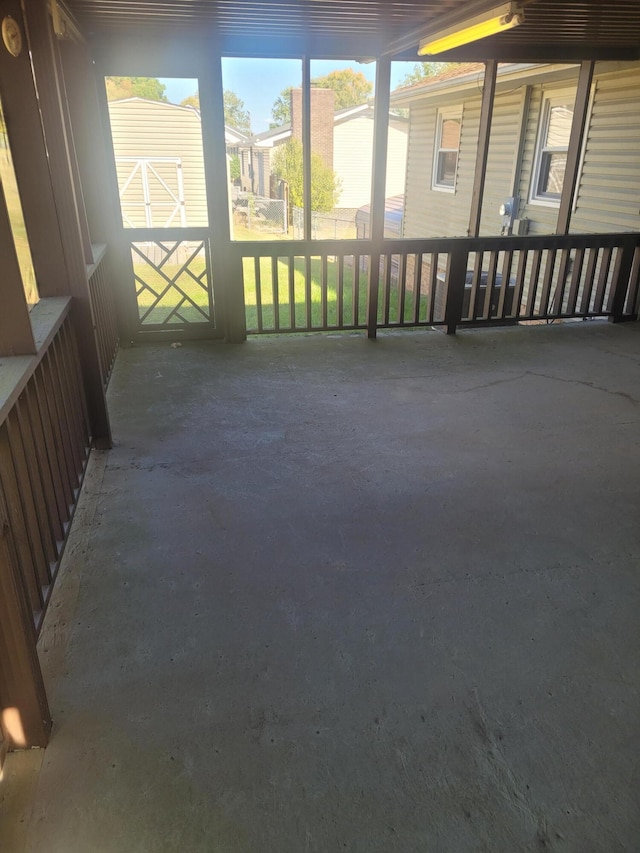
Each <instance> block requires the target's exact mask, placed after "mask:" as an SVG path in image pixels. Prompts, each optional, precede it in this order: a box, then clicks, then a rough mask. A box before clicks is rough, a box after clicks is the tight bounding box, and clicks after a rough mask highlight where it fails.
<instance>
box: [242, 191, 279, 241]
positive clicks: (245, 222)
mask: <svg viewBox="0 0 640 853" xmlns="http://www.w3.org/2000/svg"><path fill="white" fill-rule="evenodd" d="M232 209H233V220H234V223H235V224H236V225H239V226H241V227H242V228H246V229H247V230H249V231H264V232H269V233H272V234H286V233H287V207H286V202H285V201H284V199H281V198H265V197H264V196H259V195H253V193H243V192H241V193H238V194H237V196H235V198H233V201H232Z"/></svg>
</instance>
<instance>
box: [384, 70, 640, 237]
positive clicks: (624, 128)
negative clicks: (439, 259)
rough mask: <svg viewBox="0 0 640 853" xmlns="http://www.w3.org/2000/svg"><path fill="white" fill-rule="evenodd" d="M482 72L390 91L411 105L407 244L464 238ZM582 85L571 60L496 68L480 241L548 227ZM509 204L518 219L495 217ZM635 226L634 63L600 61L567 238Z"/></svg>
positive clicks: (639, 105)
mask: <svg viewBox="0 0 640 853" xmlns="http://www.w3.org/2000/svg"><path fill="white" fill-rule="evenodd" d="M483 73H484V66H483V65H481V64H463V65H460V66H458V67H455V68H453V69H449V70H448V71H446V72H445V73H443V74H441V75H438V76H435V77H431V78H427V79H426V80H424V81H421V82H420V83H417V84H414V85H413V86H410V87H407V88H404V89H400V90H397V91H396V92H394V93H393V94H392V99H391V103H392V106H395V107H397V108H401V107H404V108H407V107H408V108H409V110H410V130H409V146H408V155H407V178H406V190H405V212H404V213H405V215H404V236H405V237H440V236H447V237H450V236H462V235H465V234H466V233H467V228H468V224H469V212H470V206H471V194H472V190H473V180H474V172H475V161H476V148H477V138H478V127H479V120H480V104H481V97H482V85H483ZM577 79H578V67H577V66H575V65H573V66H572V65H524V64H501V65H499V66H498V78H497V86H496V96H495V101H494V109H493V120H492V127H491V140H490V148H489V155H488V163H487V170H486V180H485V190H484V202H483V208H482V219H481V229H480V233H481V234H484V235H490V234H500V233H510V231H509V229H510V228H512V230H513V233H529V234H545V233H546V234H548V233H552V232H553V231H554V230H555V225H556V218H557V214H558V207H559V202H560V192H561V190H562V183H563V177H564V167H565V164H566V154H567V147H568V142H569V133H570V129H571V119H572V116H573V103H574V99H575V93H576V84H577ZM510 198H515V199H516V201H515V208H514V213H513V218H514V220H515V222H513V223H512V222H511V219H510V218H509V217H503V216H502V215H501V213H500V212H499V211H500V206H501V205H502V204H503V203H505V202H506V201H507V200H508V199H510ZM639 226H640V65H639V64H637V63H634V64H631V63H625V64H622V63H598V65H597V66H596V73H595V75H594V81H593V86H592V91H591V101H590V109H589V114H588V118H587V128H586V131H585V138H584V144H583V149H582V157H581V163H580V172H579V175H578V182H577V188H576V193H575V196H574V208H573V215H572V219H571V231H572V232H586V233H595V232H603V231H611V232H616V231H636V230H638V228H639ZM503 228H504V230H503Z"/></svg>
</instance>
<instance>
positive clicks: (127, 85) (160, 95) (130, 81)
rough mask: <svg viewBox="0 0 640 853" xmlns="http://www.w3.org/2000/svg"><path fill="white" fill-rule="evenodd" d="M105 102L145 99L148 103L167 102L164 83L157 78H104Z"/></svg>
mask: <svg viewBox="0 0 640 853" xmlns="http://www.w3.org/2000/svg"><path fill="white" fill-rule="evenodd" d="M105 85H106V88H107V100H108V101H118V100H121V99H122V98H146V99H147V100H149V101H165V102H166V101H167V96H166V95H165V89H166V88H167V87H166V86H165V85H164V83H161V82H160V81H159V80H158V78H157V77H106V78H105Z"/></svg>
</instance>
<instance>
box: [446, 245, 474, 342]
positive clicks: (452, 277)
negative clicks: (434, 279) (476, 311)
mask: <svg viewBox="0 0 640 853" xmlns="http://www.w3.org/2000/svg"><path fill="white" fill-rule="evenodd" d="M468 258H469V241H468V240H456V241H455V244H454V248H453V251H452V252H451V254H450V256H449V263H448V265H447V277H446V282H445V286H446V289H447V303H446V306H445V309H444V321H445V324H446V326H447V334H448V335H455V333H456V326H457V325H458V323H459V322H460V320H461V319H462V306H463V303H464V288H465V281H466V278H467V261H468Z"/></svg>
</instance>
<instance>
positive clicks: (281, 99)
mask: <svg viewBox="0 0 640 853" xmlns="http://www.w3.org/2000/svg"><path fill="white" fill-rule="evenodd" d="M311 85H312V86H314V87H315V88H317V89H333V91H334V92H335V93H336V100H335V108H336V110H344V109H346V108H347V107H356V106H358V104H364V103H366V101H367V100H368V99H369V98H370V97H371V95H372V94H373V83H370V82H369V81H368V80H367V78H366V77H365V76H364V74H363V73H362V71H353V70H352V69H351V68H343V69H342V70H341V71H331V72H330V73H329V74H324V75H323V76H322V77H314V78H313V80H312V81H311ZM292 88H293V87H292V86H287V88H286V89H283V90H282V92H280V94H279V95H278V97H277V98H276V99H275V101H274V104H273V107H272V108H271V119H272V121H271V123H270V125H269V127H270V128H274V127H282V125H283V124H291V89H292Z"/></svg>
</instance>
